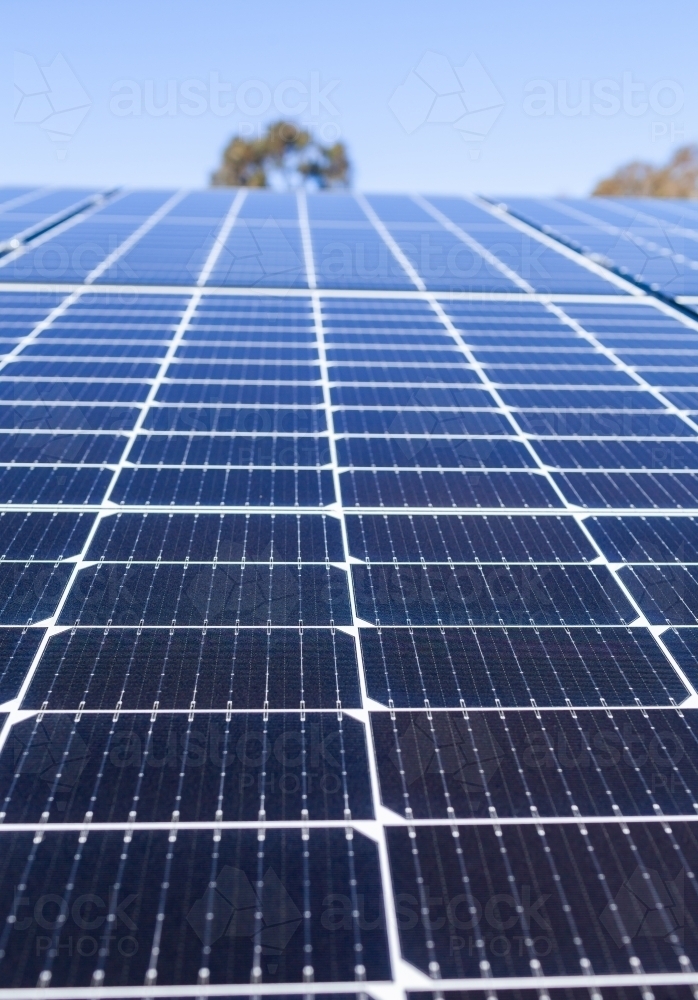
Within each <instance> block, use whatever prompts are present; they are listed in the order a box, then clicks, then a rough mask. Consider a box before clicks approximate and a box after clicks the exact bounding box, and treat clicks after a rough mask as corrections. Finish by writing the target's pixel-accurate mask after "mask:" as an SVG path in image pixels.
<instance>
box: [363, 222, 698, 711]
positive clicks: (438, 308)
mask: <svg viewBox="0 0 698 1000" xmlns="http://www.w3.org/2000/svg"><path fill="white" fill-rule="evenodd" d="M367 208H368V210H369V211H370V212H371V216H369V217H370V218H371V221H374V220H375V221H374V225H375V222H378V223H379V226H377V227H376V228H377V229H378V231H379V232H380V234H381V235H382V236H383V239H384V240H385V241H386V243H387V245H388V247H389V249H390V250H391V251H392V252H393V254H394V255H395V256H396V258H397V259H398V260H399V262H400V263H401V264H402V266H403V267H404V268H405V269H406V270H408V274H409V275H410V277H411V278H412V281H413V282H414V283H415V285H417V287H418V288H423V287H424V282H423V281H422V279H421V278H420V276H419V275H418V274H417V272H416V270H415V269H414V268H413V267H412V265H411V264H410V262H409V261H408V260H407V258H406V257H405V255H404V254H403V253H402V251H401V250H400V248H399V246H398V245H397V243H396V242H395V240H393V238H392V237H391V235H390V233H389V232H388V230H387V229H386V227H385V226H384V225H383V223H382V222H380V220H379V219H378V217H377V216H376V214H375V212H373V211H372V209H371V207H370V205H368V204H367ZM472 243H473V249H475V248H477V247H479V244H478V243H477V241H476V240H473V241H472ZM483 249H484V248H483ZM490 263H492V265H493V266H495V267H497V268H498V269H499V270H500V271H501V272H502V273H503V274H505V275H506V276H507V277H509V276H510V275H513V272H510V270H509V268H507V266H506V265H505V264H503V263H502V262H501V261H499V260H498V258H497V257H494V256H493V255H491V254H490ZM516 278H517V283H518V284H527V282H524V280H523V279H522V278H519V277H518V275H517V276H516ZM512 280H513V279H512ZM428 301H430V302H431V305H432V308H433V309H434V311H435V312H436V314H437V315H438V316H439V318H440V319H441V321H442V323H443V324H444V326H445V327H446V329H447V330H448V331H449V333H450V334H451V336H453V338H454V340H455V341H456V343H457V344H458V345H459V346H460V348H461V350H462V351H463V353H464V355H465V357H466V358H467V360H468V361H469V363H470V364H471V365H472V366H473V368H474V369H475V370H476V371H477V373H478V375H479V377H480V378H481V379H482V381H483V383H484V384H485V386H486V388H487V389H488V390H489V392H490V393H491V394H492V396H493V397H494V399H495V400H496V401H497V404H498V405H499V406H500V407H501V409H502V411H503V412H504V413H505V414H506V416H507V417H508V419H509V421H510V423H511V424H512V426H513V427H514V428H515V430H516V432H517V436H518V437H519V440H520V441H521V442H522V443H523V444H524V445H525V447H526V449H527V451H528V452H529V454H530V455H531V457H532V458H533V459H534V461H535V462H536V465H537V466H538V468H539V469H540V471H541V472H542V473H543V475H544V476H545V478H546V480H547V482H548V483H549V485H550V486H551V487H552V489H553V490H554V491H555V493H556V495H557V496H558V497H559V498H560V500H561V502H562V503H563V504H564V506H565V508H566V509H567V510H572V511H574V510H575V509H576V505H573V504H570V503H569V501H568V500H567V498H566V497H565V495H564V493H563V492H562V490H561V489H560V488H559V486H558V485H557V483H556V482H555V480H554V479H553V477H552V474H551V472H550V470H549V468H548V467H547V466H546V465H545V463H544V462H542V460H541V459H540V457H539V456H538V454H537V452H536V450H535V448H534V447H533V445H532V444H531V442H530V440H529V439H528V438H527V437H526V436H525V435H523V434H522V432H521V429H520V427H519V425H518V422H517V421H516V418H515V417H514V415H513V413H512V412H511V410H510V409H509V407H508V406H507V405H506V404H505V403H504V401H503V400H502V398H501V396H500V395H499V392H498V391H497V389H496V388H494V387H493V385H492V383H491V381H490V379H489V376H488V375H487V373H486V371H485V370H484V369H483V367H482V365H481V364H480V363H479V362H478V361H477V359H476V358H475V357H474V355H473V353H472V351H471V350H470V348H468V346H467V345H466V343H465V341H464V340H463V339H462V336H461V334H460V332H459V331H458V330H457V329H456V327H455V326H454V325H453V323H452V322H451V320H450V318H449V317H448V316H447V315H446V313H445V312H444V309H443V306H442V305H441V303H440V302H439V301H438V299H437V298H436V297H435V296H433V295H432V296H429V297H428ZM543 305H544V306H545V307H546V308H549V304H548V303H546V302H545V301H544V302H543ZM550 308H551V310H552V311H553V312H554V314H555V315H556V316H557V317H558V319H561V320H563V321H565V320H566V319H568V318H567V317H566V314H565V313H563V311H562V310H561V309H559V307H557V306H555V307H554V308H552V307H550ZM581 329H582V328H581V327H580V328H579V330H580V331H581ZM577 523H578V524H579V525H580V527H581V529H582V531H583V532H584V534H585V535H586V537H587V539H588V541H589V542H590V544H591V545H592V547H593V549H594V551H595V552H596V553H597V558H599V559H600V560H601V564H602V565H604V566H605V567H606V569H607V570H608V572H609V573H610V574H611V576H612V577H613V579H614V580H615V582H616V584H617V586H618V587H619V588H620V590H621V591H622V592H623V595H624V596H625V598H626V600H627V601H628V602H629V604H630V606H631V607H632V608H633V609H634V611H635V612H636V618H635V619H634V621H635V622H636V623H637V624H638V625H642V626H644V627H645V628H647V629H648V630H649V631H651V632H652V634H653V636H654V638H655V641H657V642H658V643H659V645H660V648H661V649H662V652H663V653H664V655H665V656H666V658H667V660H668V662H669V663H670V664H671V666H672V667H673V669H674V670H675V672H676V673H677V674H678V676H679V677H680V679H681V681H682V683H683V684H684V686H685V687H686V689H687V690H688V692H689V699H694V698H697V696H698V692H696V689H695V687H694V686H693V685H692V684H691V682H690V681H689V680H688V678H687V677H686V674H685V673H684V671H683V670H682V669H681V668H680V667H679V665H678V663H677V662H676V660H675V658H674V657H673V656H672V655H671V654H670V653H669V651H668V649H667V648H666V646H665V645H664V643H662V642H661V641H660V639H659V637H658V636H657V634H656V629H655V630H652V627H651V625H650V622H649V621H648V620H647V618H646V616H645V614H644V612H643V611H642V609H641V608H640V606H639V604H638V603H637V601H636V599H635V597H634V596H633V595H632V594H631V592H630V591H629V589H628V587H627V586H626V585H625V583H624V581H623V580H622V579H621V577H620V575H619V572H618V568H617V567H616V566H614V565H612V564H611V563H610V562H609V561H608V559H607V558H606V556H605V554H604V553H603V551H602V550H601V549H600V547H599V545H598V544H597V542H596V540H595V539H594V538H593V536H592V535H591V533H590V532H589V530H588V529H587V528H586V527H585V525H584V521H583V518H582V517H578V518H577ZM628 624H630V623H628ZM689 699H686V701H688V700H689ZM684 704H686V702H684Z"/></svg>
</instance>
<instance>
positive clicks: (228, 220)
mask: <svg viewBox="0 0 698 1000" xmlns="http://www.w3.org/2000/svg"><path fill="white" fill-rule="evenodd" d="M246 197H247V189H246V188H240V189H239V190H238V192H237V194H236V195H235V197H234V198H233V202H232V204H231V206H230V208H229V209H228V214H227V215H226V217H225V219H224V220H223V225H222V226H221V228H220V229H219V230H218V234H217V236H216V239H215V241H214V243H213V246H212V247H211V250H210V252H209V255H208V257H207V259H206V263H205V264H204V266H203V267H202V269H201V274H200V275H199V277H198V278H197V281H196V285H197V287H198V288H201V287H202V286H203V285H205V284H206V282H207V281H208V279H209V278H210V277H211V272H212V271H213V268H214V267H215V265H216V262H217V260H218V258H219V257H220V255H221V253H222V252H223V250H224V249H225V244H226V241H227V239H228V237H229V236H230V232H231V230H232V228H233V226H234V225H235V222H236V220H237V217H238V215H239V213H240V209H241V208H242V206H243V203H244V201H245V198H246Z"/></svg>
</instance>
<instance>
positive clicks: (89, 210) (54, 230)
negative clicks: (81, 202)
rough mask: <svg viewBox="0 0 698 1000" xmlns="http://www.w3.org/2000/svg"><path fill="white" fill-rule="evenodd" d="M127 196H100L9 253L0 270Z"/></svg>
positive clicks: (0, 264)
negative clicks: (107, 205) (104, 206)
mask: <svg viewBox="0 0 698 1000" xmlns="http://www.w3.org/2000/svg"><path fill="white" fill-rule="evenodd" d="M125 194H126V192H124V191H119V192H117V193H116V194H113V195H111V196H110V195H108V194H103V195H99V196H98V197H97V198H95V200H94V201H93V202H92V203H91V204H89V205H86V206H85V208H84V209H83V210H78V211H76V213H75V215H71V216H70V218H68V219H66V220H65V221H64V222H57V223H56V224H55V225H53V226H51V227H50V228H49V229H47V230H46V231H45V232H43V233H41V235H40V236H37V238H36V239H35V240H29V241H28V242H27V243H23V244H22V245H21V246H20V247H18V248H17V249H16V250H13V251H12V253H8V254H7V256H6V257H2V258H0V268H2V267H5V266H6V265H7V264H10V263H11V262H12V261H14V260H17V258H18V257H22V256H23V255H24V254H25V253H28V252H29V250H35V249H36V247H40V246H41V245H42V244H43V243H46V241H47V240H50V239H53V237H54V236H59V235H60V234H61V233H64V232H66V231H67V230H68V229H72V227H73V226H75V225H77V223H78V222H82V221H84V220H85V219H89V217H90V216H91V215H94V214H95V212H97V211H98V210H99V209H100V208H102V206H103V205H105V204H106V203H107V202H109V203H110V204H113V203H114V202H116V201H120V200H121V198H123V197H125ZM56 214H57V215H61V214H62V213H60V212H58V213H56ZM51 218H53V217H49V218H48V219H47V220H46V222H47V223H50V221H51ZM18 284H19V283H18Z"/></svg>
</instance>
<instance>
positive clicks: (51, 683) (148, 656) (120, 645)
mask: <svg viewBox="0 0 698 1000" xmlns="http://www.w3.org/2000/svg"><path fill="white" fill-rule="evenodd" d="M192 702H194V703H195V704H194V707H195V708H197V707H198V708H201V709H209V710H210V709H218V710H219V711H223V712H225V711H227V708H228V706H229V705H230V706H231V707H234V708H236V709H244V710H255V709H258V710H262V709H264V708H266V707H267V706H268V707H269V709H295V710H296V711H298V710H299V709H301V708H302V707H303V706H302V704H301V703H302V702H304V703H305V707H306V708H308V709H310V708H326V709H332V710H336V708H337V704H338V703H339V704H341V705H342V706H345V707H348V708H351V707H356V706H358V705H360V704H361V702H360V697H359V680H358V675H357V665H356V653H355V649H354V640H353V639H352V638H351V637H350V636H348V635H346V634H345V633H343V632H341V631H339V630H336V629H335V631H334V632H333V631H332V630H331V629H314V628H304V629H303V632H302V633H301V632H300V630H299V629H298V627H297V626H296V628H293V629H240V630H239V631H238V632H237V634H236V631H235V630H234V629H232V628H231V629H216V628H211V629H207V630H206V631H203V630H202V629H182V628H180V629H174V630H173V631H172V634H170V630H169V629H150V628H143V629H138V628H136V629H128V628H125V629H121V628H109V629H107V630H106V631H105V629H85V628H80V629H76V630H75V631H72V630H69V631H65V632H62V633H60V634H59V635H56V636H53V637H52V638H51V639H50V641H49V643H48V645H47V647H46V650H45V652H44V654H43V657H42V659H41V661H40V663H39V665H38V667H37V670H36V673H35V675H34V676H33V678H32V682H31V684H30V686H29V689H28V691H27V695H26V697H25V699H24V702H23V704H25V705H26V706H27V707H33V708H35V709H39V708H41V706H42V705H44V704H45V707H46V708H48V709H49V710H59V711H60V710H64V711H73V712H75V711H77V710H78V708H79V706H80V705H81V703H82V704H83V707H84V708H86V709H87V710H88V711H89V710H90V709H105V710H106V711H108V712H115V711H117V710H120V709H121V708H123V709H124V710H127V709H139V710H141V711H147V712H150V711H151V710H153V709H155V710H157V709H160V710H162V711H167V710H174V709H187V710H190V709H191V705H192Z"/></svg>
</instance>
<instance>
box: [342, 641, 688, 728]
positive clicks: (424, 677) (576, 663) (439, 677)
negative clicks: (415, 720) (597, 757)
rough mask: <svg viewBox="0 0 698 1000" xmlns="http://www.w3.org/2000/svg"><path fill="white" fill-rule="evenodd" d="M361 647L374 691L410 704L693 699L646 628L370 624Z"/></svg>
mask: <svg viewBox="0 0 698 1000" xmlns="http://www.w3.org/2000/svg"><path fill="white" fill-rule="evenodd" d="M361 648H362V650H363V658H364V665H365V669H366V675H367V685H368V692H369V694H370V696H371V697H372V698H374V699H375V700H376V701H379V702H380V703H381V704H383V705H390V704H394V705H396V706H398V707H403V708H423V707H424V706H425V705H426V704H427V703H429V704H430V705H434V706H439V707H445V708H448V707H454V708H458V707H459V706H461V707H465V706H470V707H475V708H477V707H490V706H491V707H494V706H497V705H499V704H501V705H505V706H506V705H509V706H519V707H530V705H531V704H532V701H533V702H536V703H537V704H538V705H541V706H550V707H554V706H562V705H566V704H570V703H571V704H572V705H580V706H581V705H590V706H599V705H603V704H604V702H605V703H607V704H611V705H633V706H634V705H636V704H637V703H638V702H639V703H640V704H642V705H667V706H668V705H671V704H672V700H673V701H674V702H681V701H683V700H684V699H685V698H686V697H688V690H687V688H686V686H685V685H684V683H683V682H682V681H681V680H680V678H679V676H678V674H677V673H676V671H675V670H674V669H673V667H672V666H671V664H670V662H669V660H668V659H667V658H666V656H665V655H664V653H663V652H662V651H661V649H660V647H659V646H658V645H657V643H656V642H655V640H654V638H653V637H652V636H651V635H650V633H649V632H648V631H647V630H645V629H638V628H635V629H622V628H620V629H619V628H603V629H593V628H574V629H565V628H477V629H474V628H444V630H443V631H441V630H440V629H434V628H431V629H428V628H391V629H387V628H382V629H380V630H379V629H368V628H362V629H361Z"/></svg>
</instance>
